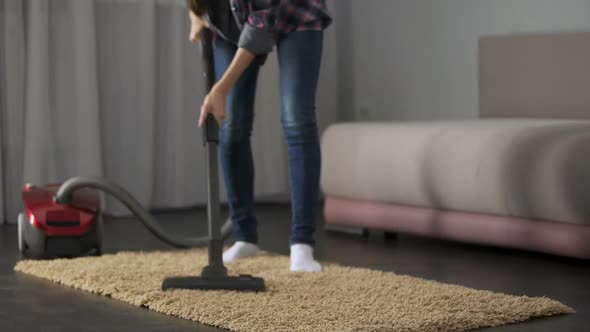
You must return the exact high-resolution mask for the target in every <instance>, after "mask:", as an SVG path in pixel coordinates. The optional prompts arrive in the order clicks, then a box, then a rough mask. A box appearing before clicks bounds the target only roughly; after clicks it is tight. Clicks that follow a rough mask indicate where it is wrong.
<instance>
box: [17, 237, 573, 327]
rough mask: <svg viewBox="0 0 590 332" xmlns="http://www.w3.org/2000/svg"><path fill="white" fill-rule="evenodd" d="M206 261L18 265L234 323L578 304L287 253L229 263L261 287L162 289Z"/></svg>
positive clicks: (441, 322)
mask: <svg viewBox="0 0 590 332" xmlns="http://www.w3.org/2000/svg"><path fill="white" fill-rule="evenodd" d="M206 260H207V254H206V250H204V249H195V250H189V251H169V252H149V253H146V252H121V253H118V254H114V255H105V256H102V257H84V258H76V259H59V260H53V261H21V262H19V263H18V264H17V265H16V267H15V270H16V271H20V272H23V273H26V274H30V275H33V276H37V277H40V278H45V279H48V280H51V281H54V282H57V283H60V284H64V285H67V286H71V287H75V288H79V289H82V290H85V291H89V292H92V293H95V294H99V295H104V296H110V297H112V298H114V299H117V300H121V301H124V302H128V303H131V304H134V305H136V306H144V307H147V308H149V309H151V310H155V311H158V312H161V313H165V314H168V315H173V316H178V317H181V318H185V319H190V320H194V321H197V322H201V323H204V324H208V325H213V326H217V327H220V328H225V329H229V330H233V331H253V332H262V331H420V332H428V331H465V330H470V329H475V328H479V327H485V326H496V325H502V324H508V323H514V322H520V321H524V320H526V319H529V318H531V317H541V316H551V315H557V314H564V313H573V312H574V311H573V309H571V308H569V307H567V306H565V305H563V304H561V303H559V302H557V301H553V300H551V299H548V298H544V297H543V298H530V297H526V296H511V295H506V294H499V293H493V292H489V291H481V290H475V289H470V288H466V287H462V286H456V285H448V284H442V283H438V282H434V281H429V280H424V279H419V278H414V277H409V276H404V275H397V274H395V273H391V272H381V271H374V270H368V269H360V268H352V267H344V266H338V265H334V264H325V265H324V271H323V272H321V273H291V272H289V259H288V257H285V256H276V255H270V254H265V255H263V256H259V257H255V258H250V259H245V260H243V261H238V262H235V263H233V264H231V265H229V266H228V268H229V270H230V272H231V274H232V275H237V274H253V275H256V276H260V277H264V278H265V280H266V285H267V291H266V292H264V293H258V294H256V293H238V292H232V291H189V290H174V291H167V292H163V291H161V290H160V286H161V282H162V279H164V277H167V276H176V275H194V274H197V273H199V272H200V269H201V268H202V267H203V266H204V265H205V264H206Z"/></svg>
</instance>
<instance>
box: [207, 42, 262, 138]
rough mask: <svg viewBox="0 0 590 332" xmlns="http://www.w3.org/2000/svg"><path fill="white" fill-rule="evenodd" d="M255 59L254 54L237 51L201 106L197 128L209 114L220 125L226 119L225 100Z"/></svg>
mask: <svg viewBox="0 0 590 332" xmlns="http://www.w3.org/2000/svg"><path fill="white" fill-rule="evenodd" d="M255 57H256V55H255V54H254V53H252V52H250V51H248V50H247V49H245V48H239V49H238V51H237V52H236V54H235V56H234V58H233V60H232V62H231V64H230V65H229V67H228V68H227V70H226V71H225V73H224V74H223V76H222V78H221V79H220V80H219V81H218V82H217V83H216V84H215V85H214V86H213V88H212V89H211V91H210V92H209V94H207V97H206V98H205V101H204V102H203V106H201V116H200V117H199V127H201V126H202V125H203V123H204V122H205V119H206V118H207V114H209V113H211V114H213V116H214V117H215V119H217V122H219V124H220V125H221V122H222V121H223V120H225V117H226V110H225V98H226V97H227V94H228V93H229V92H230V91H231V89H232V88H233V86H234V85H235V84H236V82H237V81H238V79H239V78H240V76H242V73H243V72H244V71H245V70H246V68H248V66H250V64H251V63H252V61H253V60H254V58H255Z"/></svg>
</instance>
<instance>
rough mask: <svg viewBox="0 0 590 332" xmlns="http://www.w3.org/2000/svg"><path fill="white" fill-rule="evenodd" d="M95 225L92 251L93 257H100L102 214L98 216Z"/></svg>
mask: <svg viewBox="0 0 590 332" xmlns="http://www.w3.org/2000/svg"><path fill="white" fill-rule="evenodd" d="M97 223H98V224H97V225H96V245H95V248H94V251H93V253H92V254H93V255H94V256H101V255H102V239H103V229H104V228H103V227H104V225H103V215H102V212H101V213H100V214H99V215H98V220H97Z"/></svg>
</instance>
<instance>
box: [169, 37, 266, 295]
mask: <svg viewBox="0 0 590 332" xmlns="http://www.w3.org/2000/svg"><path fill="white" fill-rule="evenodd" d="M201 47H202V56H203V63H204V65H205V81H206V85H207V92H209V91H211V88H213V85H214V84H215V67H214V58H213V33H212V32H211V30H209V29H203V31H201ZM203 144H204V145H205V149H206V151H207V194H208V201H207V218H208V221H209V264H208V265H207V266H205V267H204V268H203V270H202V271H201V275H200V276H194V277H192V276H188V277H169V278H166V279H164V282H163V283H162V289H163V290H167V289H174V288H180V289H201V290H206V289H211V290H213V289H226V290H236V291H264V290H265V288H266V287H265V285H264V279H262V278H258V277H253V276H251V275H240V276H237V277H234V276H228V274H227V269H226V268H225V266H224V265H223V257H222V256H223V238H222V236H221V225H220V222H219V214H220V213H219V210H220V209H219V175H218V167H217V146H218V144H219V126H218V124H217V120H215V118H214V116H213V115H212V114H208V115H207V118H206V119H205V127H204V129H203Z"/></svg>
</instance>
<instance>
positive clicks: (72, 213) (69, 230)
mask: <svg viewBox="0 0 590 332" xmlns="http://www.w3.org/2000/svg"><path fill="white" fill-rule="evenodd" d="M59 187H60V185H59V184H49V185H45V186H33V185H27V186H26V187H25V190H24V191H23V194H22V200H23V212H22V213H21V214H20V215H19V218H18V244H19V250H20V252H21V254H24V255H26V256H32V257H43V258H53V257H76V256H81V255H85V254H89V253H90V254H98V255H100V254H101V252H102V213H101V209H100V196H99V194H98V192H96V191H95V190H91V189H81V190H78V191H76V193H75V194H74V197H73V201H72V203H71V204H64V205H61V204H57V203H56V202H55V201H54V196H55V193H56V192H57V190H58V189H59Z"/></svg>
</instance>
